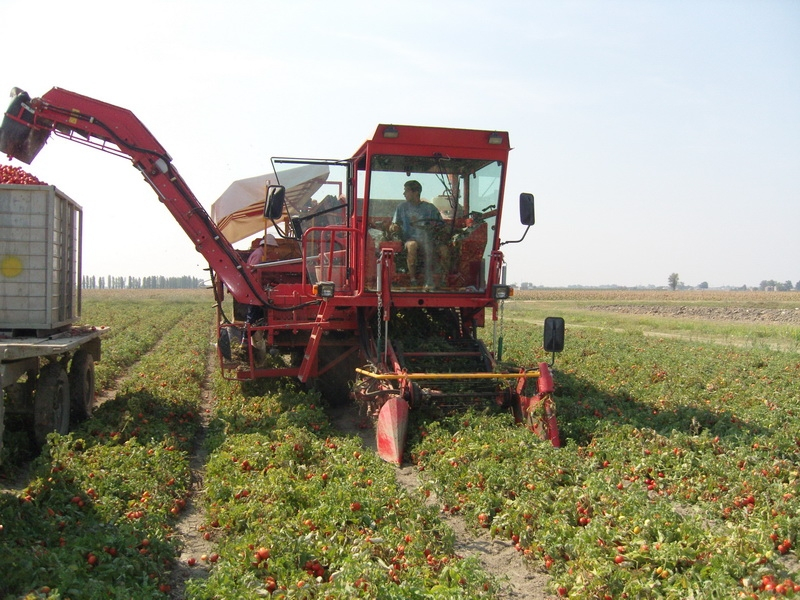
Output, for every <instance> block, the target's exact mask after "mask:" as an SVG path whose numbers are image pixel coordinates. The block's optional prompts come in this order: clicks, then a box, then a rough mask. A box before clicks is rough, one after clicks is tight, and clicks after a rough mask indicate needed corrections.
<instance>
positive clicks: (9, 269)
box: [0, 256, 22, 277]
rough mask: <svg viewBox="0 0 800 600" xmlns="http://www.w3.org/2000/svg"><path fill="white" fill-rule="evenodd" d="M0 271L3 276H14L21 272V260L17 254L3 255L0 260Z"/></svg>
mask: <svg viewBox="0 0 800 600" xmlns="http://www.w3.org/2000/svg"><path fill="white" fill-rule="evenodd" d="M0 273H2V274H3V277H16V276H17V275H19V274H20V273H22V261H21V260H20V259H19V257H18V256H4V257H3V258H2V260H0Z"/></svg>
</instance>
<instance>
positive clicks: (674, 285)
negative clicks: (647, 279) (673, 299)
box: [667, 273, 679, 292]
mask: <svg viewBox="0 0 800 600" xmlns="http://www.w3.org/2000/svg"><path fill="white" fill-rule="evenodd" d="M667 281H669V287H670V289H671V290H672V291H673V292H674V291H675V290H677V289H678V283H679V281H678V274H677V273H673V274H672V275H670V276H669V277H668V278H667Z"/></svg>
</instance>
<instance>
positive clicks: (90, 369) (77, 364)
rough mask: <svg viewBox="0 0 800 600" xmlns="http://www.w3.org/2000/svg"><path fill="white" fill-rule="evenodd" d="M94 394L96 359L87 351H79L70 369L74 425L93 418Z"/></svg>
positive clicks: (70, 402) (70, 400)
mask: <svg viewBox="0 0 800 600" xmlns="http://www.w3.org/2000/svg"><path fill="white" fill-rule="evenodd" d="M94 394H95V379H94V357H93V356H92V355H91V354H90V353H89V352H87V351H86V350H78V351H77V352H76V353H75V355H74V356H73V357H72V362H71V363H70V367H69V405H70V416H71V417H72V419H73V422H74V423H80V422H81V421H85V420H86V419H88V418H89V417H90V416H92V408H93V407H94Z"/></svg>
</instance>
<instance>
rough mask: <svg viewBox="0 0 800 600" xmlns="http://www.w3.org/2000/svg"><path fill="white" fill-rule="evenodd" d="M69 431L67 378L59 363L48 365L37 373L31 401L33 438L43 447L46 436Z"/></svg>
mask: <svg viewBox="0 0 800 600" xmlns="http://www.w3.org/2000/svg"><path fill="white" fill-rule="evenodd" d="M53 431H57V432H58V433H61V434H65V433H67V432H68V431H69V377H68V376H67V372H66V371H65V370H64V369H63V367H62V366H61V365H60V364H59V363H55V362H54V363H50V364H48V365H46V366H45V367H44V368H43V369H42V370H41V371H40V372H39V379H38V381H37V382H36V390H35V396H34V399H33V436H34V439H35V440H36V443H37V444H38V445H40V446H43V445H44V443H45V442H46V441H47V434H48V433H52V432H53Z"/></svg>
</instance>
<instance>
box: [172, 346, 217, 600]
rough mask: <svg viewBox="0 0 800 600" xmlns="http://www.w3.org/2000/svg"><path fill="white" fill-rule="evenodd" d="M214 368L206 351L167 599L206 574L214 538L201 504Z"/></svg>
mask: <svg viewBox="0 0 800 600" xmlns="http://www.w3.org/2000/svg"><path fill="white" fill-rule="evenodd" d="M216 368H217V360H216V355H215V354H213V353H209V358H208V364H207V366H206V373H207V375H206V379H205V381H204V382H203V392H202V397H201V404H200V419H201V422H200V429H199V430H198V432H197V435H196V436H195V439H194V445H193V449H192V454H191V456H190V457H189V469H190V470H191V472H192V487H191V493H190V495H189V498H187V499H186V507H185V508H184V510H183V512H182V513H181V518H180V519H179V520H178V522H177V523H176V525H175V536H176V538H177V539H178V541H179V542H180V543H181V553H180V555H179V556H178V557H177V558H176V559H175V564H174V567H173V569H172V573H171V574H170V587H171V591H170V598H173V599H175V600H180V599H182V598H185V591H186V581H187V580H188V579H190V578H194V579H200V578H206V577H208V571H209V564H208V563H207V562H204V561H202V560H201V557H202V556H204V555H205V556H208V555H210V554H211V553H212V552H213V551H214V541H213V538H211V537H210V538H209V539H208V540H207V539H205V533H206V531H205V529H206V528H205V524H206V518H205V511H204V510H203V507H202V494H203V492H204V489H205V487H204V479H203V475H204V473H205V465H206V460H207V459H208V452H207V450H206V446H205V440H206V432H207V430H208V423H209V420H210V414H211V408H212V402H213V393H212V387H211V386H212V384H211V376H210V374H211V373H213V372H214V369H216ZM190 558H193V559H194V560H195V561H196V562H195V564H194V565H191V566H190V565H189V563H188V560H189V559H190Z"/></svg>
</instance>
